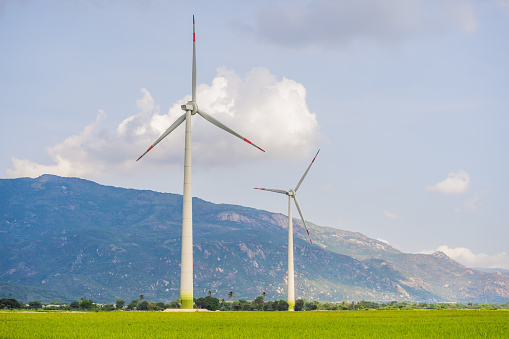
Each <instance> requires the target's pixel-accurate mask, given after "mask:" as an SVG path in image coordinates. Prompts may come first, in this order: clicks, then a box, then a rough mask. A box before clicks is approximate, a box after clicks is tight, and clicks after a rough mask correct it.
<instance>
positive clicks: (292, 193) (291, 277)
mask: <svg viewBox="0 0 509 339" xmlns="http://www.w3.org/2000/svg"><path fill="white" fill-rule="evenodd" d="M319 152H320V150H318V152H316V155H315V157H314V158H313V161H311V164H309V166H308V169H307V170H306V172H304V175H303V176H302V178H300V181H299V183H298V184H297V186H295V188H294V189H293V190H292V189H291V190H289V191H284V190H279V189H273V188H257V187H255V189H257V190H263V191H270V192H276V193H281V194H286V195H287V196H288V305H289V310H290V311H293V310H294V308H295V272H294V269H293V222H292V198H293V200H294V201H295V206H297V210H298V211H299V214H300V217H301V219H302V222H303V223H304V227H305V228H306V232H308V237H309V242H310V243H311V244H312V243H313V242H312V241H311V236H310V235H309V231H308V226H307V225H306V220H304V216H303V215H302V211H301V210H300V206H299V203H298V201H297V196H296V195H297V190H298V189H299V187H300V184H302V182H303V181H304V178H305V177H306V174H308V172H309V169H310V168H311V166H312V165H313V163H314V162H315V159H316V157H317V156H318V153H319Z"/></svg>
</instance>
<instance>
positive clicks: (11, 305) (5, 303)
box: [0, 298, 21, 310]
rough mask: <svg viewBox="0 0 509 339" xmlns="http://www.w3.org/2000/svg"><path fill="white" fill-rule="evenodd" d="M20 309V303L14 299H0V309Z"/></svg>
mask: <svg viewBox="0 0 509 339" xmlns="http://www.w3.org/2000/svg"><path fill="white" fill-rule="evenodd" d="M16 308H21V303H20V302H19V301H17V300H16V299H12V298H11V299H6V298H3V299H0V309H10V310H12V309H16Z"/></svg>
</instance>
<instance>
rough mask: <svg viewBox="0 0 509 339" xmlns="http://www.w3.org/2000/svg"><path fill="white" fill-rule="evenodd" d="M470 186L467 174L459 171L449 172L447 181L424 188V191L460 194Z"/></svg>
mask: <svg viewBox="0 0 509 339" xmlns="http://www.w3.org/2000/svg"><path fill="white" fill-rule="evenodd" d="M469 185H470V176H469V175H468V173H467V172H465V171H463V170H460V171H456V172H451V173H449V175H448V176H447V179H445V180H444V181H441V182H439V183H437V184H435V185H433V186H426V187H425V188H424V189H425V190H426V191H428V192H438V193H443V194H462V193H465V192H466V191H467V189H468V186H469Z"/></svg>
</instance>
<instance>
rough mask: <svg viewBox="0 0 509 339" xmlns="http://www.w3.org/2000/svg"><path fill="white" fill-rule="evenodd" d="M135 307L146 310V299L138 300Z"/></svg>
mask: <svg viewBox="0 0 509 339" xmlns="http://www.w3.org/2000/svg"><path fill="white" fill-rule="evenodd" d="M137 309H139V310H143V311H146V310H148V301H146V300H142V301H140V302H139V303H138V307H137Z"/></svg>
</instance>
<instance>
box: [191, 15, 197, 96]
mask: <svg viewBox="0 0 509 339" xmlns="http://www.w3.org/2000/svg"><path fill="white" fill-rule="evenodd" d="M192 81H193V89H192V98H193V99H192V101H193V102H196V33H195V29H194V15H193V79H192Z"/></svg>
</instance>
